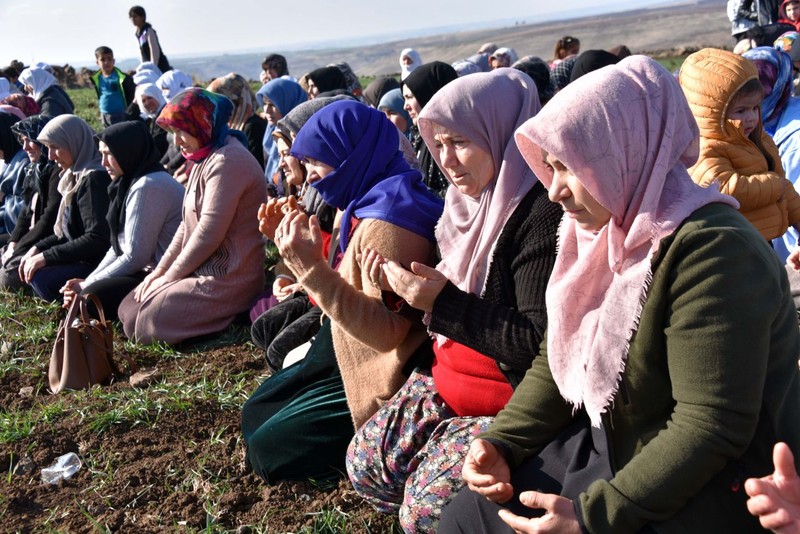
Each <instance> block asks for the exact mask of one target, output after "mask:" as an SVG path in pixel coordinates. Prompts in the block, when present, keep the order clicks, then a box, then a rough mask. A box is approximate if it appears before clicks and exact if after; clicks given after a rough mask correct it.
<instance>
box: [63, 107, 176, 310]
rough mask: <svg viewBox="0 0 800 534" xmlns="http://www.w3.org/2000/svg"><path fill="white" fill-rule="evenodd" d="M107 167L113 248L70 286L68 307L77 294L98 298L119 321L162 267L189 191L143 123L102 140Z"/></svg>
mask: <svg viewBox="0 0 800 534" xmlns="http://www.w3.org/2000/svg"><path fill="white" fill-rule="evenodd" d="M97 139H98V140H99V145H100V146H99V150H100V155H101V156H102V158H103V159H102V161H103V166H104V167H105V168H106V171H108V174H109V176H111V185H110V186H109V188H108V193H109V197H110V201H111V205H110V206H109V209H108V215H107V217H106V219H107V220H108V226H109V228H110V229H111V248H109V249H108V252H106V255H105V256H104V257H103V259H102V260H101V261H100V265H98V266H97V268H95V270H94V271H92V272H91V273H90V274H89V276H87V277H86V278H85V279H81V278H73V279H71V280H68V281H67V283H66V284H64V287H62V288H61V292H62V293H63V294H64V307H65V308H67V307H69V305H70V303H71V302H72V299H73V297H74V295H75V293H84V294H85V293H93V294H95V295H96V296H97V297H98V298H99V299H100V302H101V303H102V304H103V310H104V311H105V315H106V317H108V318H110V319H116V318H117V308H119V303H120V302H122V299H123V298H125V296H126V295H127V294H128V293H130V292H131V291H132V290H133V288H135V287H136V286H137V285H139V283H140V282H141V281H142V280H144V277H145V276H146V274H147V272H149V271H150V270H151V269H152V268H153V267H155V266H156V264H158V262H159V260H160V259H161V257H162V256H163V255H164V251H165V250H166V249H167V247H168V246H169V244H170V242H171V241H172V237H173V236H174V235H175V231H176V230H177V229H178V224H180V222H181V204H182V202H183V193H184V190H183V186H181V185H180V184H179V183H178V182H176V181H175V180H173V179H172V176H170V175H169V174H167V172H166V171H165V170H164V168H163V167H162V166H161V164H159V163H158V159H159V154H158V150H156V146H155V143H154V142H153V138H152V137H151V136H150V133H149V132H148V131H147V127H146V126H145V125H144V123H143V122H139V121H126V122H120V123H117V124H114V125H113V126H109V127H108V128H106V129H105V130H103V131H102V132H100V133H99V134H98V135H97Z"/></svg>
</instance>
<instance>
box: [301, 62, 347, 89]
mask: <svg viewBox="0 0 800 534" xmlns="http://www.w3.org/2000/svg"><path fill="white" fill-rule="evenodd" d="M308 79H309V80H311V81H313V82H314V85H316V86H317V89H319V92H320V93H325V92H327V91H333V90H334V89H344V90H347V80H346V79H345V77H344V74H342V71H340V70H339V69H338V68H337V67H322V68H320V69H317V70H312V71H311V72H309V73H308Z"/></svg>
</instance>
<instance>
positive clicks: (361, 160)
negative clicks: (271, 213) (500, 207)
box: [242, 101, 442, 483]
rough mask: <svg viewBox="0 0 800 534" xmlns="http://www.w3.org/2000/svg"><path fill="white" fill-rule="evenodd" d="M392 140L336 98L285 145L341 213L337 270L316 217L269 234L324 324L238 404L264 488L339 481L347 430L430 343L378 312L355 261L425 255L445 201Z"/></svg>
mask: <svg viewBox="0 0 800 534" xmlns="http://www.w3.org/2000/svg"><path fill="white" fill-rule="evenodd" d="M399 139H400V137H399V133H398V131H397V128H396V127H395V126H394V125H393V124H392V123H391V122H389V119H387V118H386V116H385V115H384V114H383V113H381V112H380V111H378V110H376V109H373V108H369V107H367V106H365V105H364V104H361V103H359V102H354V101H342V102H334V103H332V104H330V105H329V106H327V107H325V108H323V109H322V110H320V111H318V112H317V113H315V114H314V115H313V116H312V117H311V119H309V120H308V122H307V123H306V124H305V125H304V126H303V127H302V128H301V129H300V131H299V133H298V134H297V139H296V140H295V142H294V144H293V145H292V149H291V154H292V155H293V156H295V157H297V158H299V159H303V160H305V162H306V169H307V170H308V176H307V181H308V183H309V184H310V185H311V187H314V188H315V189H317V191H319V193H320V195H321V196H322V198H323V199H324V200H325V202H327V203H328V204H329V205H331V206H334V207H336V208H337V209H340V210H343V211H344V213H343V215H342V218H341V221H342V225H341V232H340V233H339V242H338V247H337V248H336V249H334V250H332V254H331V259H332V260H333V262H332V263H333V265H334V266H338V270H334V268H333V267H331V266H329V265H328V263H327V262H326V261H325V260H324V259H323V253H322V237H321V234H320V229H319V223H318V222H317V220H316V217H315V216H312V217H310V218H309V217H307V216H306V215H305V213H300V212H297V211H295V212H291V213H289V214H287V215H286V216H285V217H284V218H283V220H282V221H281V223H280V225H279V226H278V229H277V231H276V232H275V242H276V244H277V245H278V249H279V251H280V253H281V257H282V258H283V260H284V262H285V263H286V264H287V266H288V267H289V268H290V269H291V270H292V272H293V273H294V274H295V276H296V278H297V281H298V282H299V283H300V284H302V285H303V287H304V288H305V289H306V290H307V291H308V293H309V294H310V295H311V297H313V299H314V301H315V302H316V303H317V305H318V306H319V307H320V309H322V312H323V313H324V314H325V316H327V317H328V320H326V321H325V323H323V325H322V328H321V329H320V331H319V333H318V334H317V336H316V338H315V339H314V343H313V344H312V345H311V348H310V349H309V351H308V353H307V354H306V356H305V358H304V359H303V360H302V361H301V362H298V363H296V364H294V365H292V366H290V367H287V368H285V369H283V370H281V371H279V372H278V373H276V374H274V375H272V376H271V377H270V378H268V379H267V380H266V381H265V382H264V383H263V384H262V385H261V387H259V388H258V390H256V392H255V393H254V394H253V395H252V396H251V397H250V399H249V400H248V401H247V403H246V404H245V405H244V408H243V411H242V432H243V434H244V438H245V440H246V442H247V460H248V462H249V463H250V465H251V466H252V467H253V469H254V470H255V472H256V473H257V474H259V475H260V476H261V477H262V478H264V480H266V481H267V482H268V483H275V482H277V481H279V480H286V479H292V480H298V479H308V478H313V479H315V480H328V479H332V478H337V477H340V476H342V474H343V473H344V463H345V453H346V451H347V444H348V443H349V441H350V438H352V437H353V432H354V430H355V429H354V427H355V428H357V427H359V426H361V425H362V424H363V423H364V421H366V420H367V419H369V418H370V416H372V414H373V413H375V411H376V410H377V409H378V408H379V407H380V406H381V404H383V403H384V402H386V400H388V399H389V398H390V397H391V396H392V395H394V393H395V392H396V391H397V389H398V388H399V387H400V386H401V385H402V383H403V382H404V381H405V379H406V376H405V375H404V373H403V371H404V367H405V366H406V364H407V363H408V361H409V359H410V358H411V356H412V354H413V353H414V352H415V350H416V349H417V347H418V346H419V345H420V344H421V343H422V342H423V341H424V339H425V337H426V335H425V331H424V329H423V328H421V325H418V326H416V327H415V323H416V322H415V321H412V320H409V319H407V318H405V317H401V316H399V315H396V314H394V313H392V312H390V311H389V310H388V309H386V307H385V306H384V305H383V302H382V300H381V291H380V289H379V288H377V287H375V286H374V285H373V283H372V281H371V280H370V278H369V273H368V272H366V271H364V270H363V269H361V266H360V263H359V262H360V258H361V256H362V255H363V254H364V253H365V252H366V251H367V250H375V251H377V252H379V253H380V254H381V255H383V256H384V257H386V258H391V259H393V260H396V261H399V262H401V263H403V264H406V265H409V264H410V263H411V262H420V263H429V262H430V261H431V258H432V255H433V241H434V235H433V227H434V224H435V223H436V221H437V219H438V218H439V215H440V214H441V212H442V202H441V201H440V200H439V199H438V198H436V197H435V196H434V195H433V194H431V193H430V192H429V191H428V190H427V189H426V187H425V185H424V184H423V183H422V176H421V175H420V173H419V172H418V171H415V170H413V169H411V167H410V166H409V165H408V163H406V161H405V160H404V159H403V153H402V152H401V151H400V150H398V145H399Z"/></svg>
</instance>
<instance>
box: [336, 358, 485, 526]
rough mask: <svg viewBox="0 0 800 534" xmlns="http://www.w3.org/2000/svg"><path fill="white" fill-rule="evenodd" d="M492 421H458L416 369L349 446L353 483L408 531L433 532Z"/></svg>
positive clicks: (427, 373)
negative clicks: (470, 455)
mask: <svg viewBox="0 0 800 534" xmlns="http://www.w3.org/2000/svg"><path fill="white" fill-rule="evenodd" d="M493 420H494V417H459V416H457V415H456V414H455V413H454V412H453V411H452V410H451V409H450V408H449V407H448V406H447V405H446V404H445V402H444V400H443V399H442V398H441V396H440V395H439V393H438V392H437V390H436V386H435V385H434V383H433V377H432V376H431V375H430V371H429V370H422V369H417V370H415V371H414V372H413V373H412V374H411V376H410V377H409V378H408V380H407V381H406V383H405V384H404V385H403V387H401V388H400V390H399V391H398V392H397V393H396V394H395V396H394V397H393V398H392V399H391V400H390V401H389V402H388V403H387V404H386V405H385V406H383V408H381V409H380V410H378V412H377V413H376V414H375V415H373V416H372V418H371V419H370V420H369V421H367V422H366V423H365V424H364V425H363V426H362V427H361V428H360V429H359V430H358V431H357V432H356V435H355V436H354V437H353V440H352V441H351V442H350V446H349V447H348V449H347V473H348V475H349V477H350V481H351V482H352V483H353V487H354V488H355V490H356V491H357V492H358V493H359V494H360V495H361V496H362V497H363V498H364V499H365V500H367V501H368V502H369V503H370V504H372V506H374V507H375V508H376V509H378V510H380V511H382V512H387V513H394V512H398V513H399V516H400V524H401V526H402V527H403V530H405V531H406V532H411V533H416V532H435V530H436V525H437V524H438V522H439V517H440V515H441V513H442V509H443V508H444V507H445V505H446V504H447V503H448V502H450V499H451V498H453V497H454V496H455V494H456V493H457V492H458V490H459V489H461V488H462V487H463V486H464V482H463V481H462V479H461V466H462V464H463V461H464V458H465V457H466V455H467V452H468V451H469V446H470V443H471V442H472V440H473V438H474V437H475V436H476V435H478V434H480V433H481V432H483V431H484V430H486V428H487V427H488V426H489V424H490V423H491V422H492V421H493Z"/></svg>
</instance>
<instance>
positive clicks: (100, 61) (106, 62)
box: [97, 53, 115, 75]
mask: <svg viewBox="0 0 800 534" xmlns="http://www.w3.org/2000/svg"><path fill="white" fill-rule="evenodd" d="M114 63H115V61H114V56H113V54H108V53H105V54H100V55H99V56H97V66H98V67H100V70H101V71H103V74H105V75H109V74H111V73H112V72H113V71H114Z"/></svg>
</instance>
